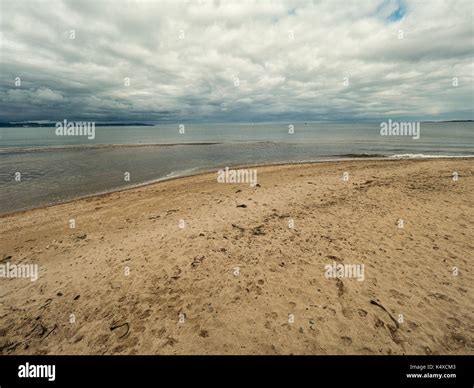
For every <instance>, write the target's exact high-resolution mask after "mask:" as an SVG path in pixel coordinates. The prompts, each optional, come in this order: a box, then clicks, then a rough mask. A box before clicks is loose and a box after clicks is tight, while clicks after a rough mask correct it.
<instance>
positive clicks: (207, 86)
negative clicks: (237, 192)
mask: <svg viewBox="0 0 474 388" xmlns="http://www.w3.org/2000/svg"><path fill="white" fill-rule="evenodd" d="M0 1H1V2H0V6H1V10H0V13H1V15H2V16H1V32H2V36H1V38H2V40H1V49H0V69H1V72H0V106H1V109H0V121H22V120H52V121H56V120H61V119H63V118H68V119H71V120H73V119H91V120H104V121H106V120H109V121H111V120H122V121H127V120H130V121H146V122H163V121H168V122H171V121H173V122H193V121H271V120H283V121H289V120H301V121H309V120H338V119H341V120H350V119H353V120H364V119H371V118H384V117H386V116H387V115H393V117H396V116H398V117H410V118H418V119H453V118H459V119H471V118H472V106H473V103H474V101H473V94H472V90H473V72H474V66H473V61H472V37H473V31H472V28H473V27H472V17H471V13H472V4H471V2H470V1H469V0H462V1H448V0H435V1H433V2H430V3H426V2H419V1H414V0H413V1H375V0H366V1H362V2H360V1H349V2H347V1H329V0H326V1H321V2H310V1H275V2H268V1H255V2H250V1H249V2H238V1H233V0H231V1H220V2H216V1H210V0H202V1H198V0H189V1H183V2H176V1H174V2H171V1H138V2H135V1H125V0H124V1H59V0H51V1H47V2H46V1H44V2H43V1H38V2H34V4H33V2H31V1H21V0H20V1H14V0H0ZM401 6H403V7H402V8H403V15H402V16H401V17H400V18H399V19H398V20H389V17H390V15H392V14H393V12H394V11H396V10H397V9H398V8H399V7H401ZM71 30H74V33H75V39H70V33H71ZM400 31H402V32H403V39H399V38H398V35H399V32H400ZM16 77H20V78H21V86H15V78H16ZM345 77H347V78H348V81H349V85H347V86H346V85H344V84H343V81H344V78H345ZM454 77H456V78H457V79H458V80H459V86H457V87H454V86H453V85H452V82H453V78H454ZM125 78H129V79H130V86H128V87H127V86H125V83H124V79H125ZM236 79H238V86H235V85H234V82H235V81H236ZM59 116H60V117H59Z"/></svg>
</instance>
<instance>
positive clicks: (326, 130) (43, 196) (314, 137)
mask: <svg viewBox="0 0 474 388" xmlns="http://www.w3.org/2000/svg"><path fill="white" fill-rule="evenodd" d="M293 125H294V134H289V133H288V124H255V125H253V124H245V125H244V124H239V125H236V124H232V125H231V124H207V125H204V124H199V125H197V124H196V125H191V124H189V125H188V124H187V125H185V133H184V134H180V133H179V131H178V125H157V126H136V127H133V126H127V127H122V126H118V127H117V126H116V127H113V126H110V127H96V129H95V132H96V134H95V135H96V137H95V139H94V140H89V139H87V137H85V136H83V137H81V136H56V135H55V128H54V127H52V128H46V127H43V128H0V192H1V201H0V213H9V212H12V211H16V210H22V209H29V208H33V207H37V206H42V205H46V204H50V203H55V202H60V201H64V200H68V199H72V198H76V197H81V196H85V195H90V194H94V193H99V192H104V191H110V190H115V189H118V188H122V187H124V186H128V185H136V184H141V183H145V182H149V181H153V180H158V179H165V178H167V177H172V176H179V175H187V174H192V173H195V172H199V171H203V170H209V169H219V168H224V167H226V166H229V167H231V166H237V165H245V164H254V163H276V162H292V161H310V160H324V159H332V158H345V157H355V156H361V155H372V156H374V155H377V156H387V157H393V156H396V155H405V156H407V157H408V156H414V155H417V156H419V157H427V156H432V157H440V156H473V155H474V123H466V122H464V123H422V124H421V136H420V138H419V139H418V140H414V139H412V138H411V137H389V136H380V126H379V124H378V123H376V124H315V123H308V124H305V123H296V124H293ZM187 143H194V144H187ZM197 143H217V144H197ZM146 144H154V145H153V146H144V147H132V146H131V145H146ZM156 144H168V146H157V145H156ZM97 145H123V146H122V147H109V146H106V147H100V148H97ZM129 146H130V147H129ZM16 172H20V173H21V180H20V181H19V182H18V181H16V180H15V173H16ZM125 172H129V173H130V182H126V181H124V173H125Z"/></svg>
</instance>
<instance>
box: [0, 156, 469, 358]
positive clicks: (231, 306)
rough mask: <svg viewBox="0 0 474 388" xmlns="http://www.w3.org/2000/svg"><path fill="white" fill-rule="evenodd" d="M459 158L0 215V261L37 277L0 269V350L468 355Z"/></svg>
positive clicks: (196, 186)
mask: <svg viewBox="0 0 474 388" xmlns="http://www.w3.org/2000/svg"><path fill="white" fill-rule="evenodd" d="M472 170H473V161H472V159H442V160H419V161H415V160H401V161H374V160H364V161H345V162H337V163H334V162H331V163H318V164H304V165H286V166H272V167H258V183H259V185H260V186H259V187H254V188H252V187H249V185H248V184H219V183H217V182H216V174H215V173H213V174H205V175H199V176H194V177H188V178H182V179H175V180H171V181H167V182H162V183H158V184H153V185H150V186H145V187H141V188H136V189H131V190H127V191H123V192H117V193H112V194H107V195H102V196H97V197H91V198H88V199H82V200H77V201H74V202H70V203H67V204H62V205H57V206H51V207H47V208H43V209H36V210H32V211H28V212H24V213H18V214H14V215H10V216H5V217H2V218H0V227H1V229H0V230H1V239H2V243H1V250H0V260H3V264H5V262H7V261H10V263H15V264H19V263H35V264H38V265H39V269H40V276H39V279H38V280H37V281H36V282H32V281H30V280H29V279H18V278H16V279H15V278H14V279H6V278H0V352H1V353H2V354H143V353H145V354H474V340H473V333H474V314H473V309H474V301H473V296H474V293H473V286H474V281H473V280H474V279H473V267H472V252H473V229H474V214H473V213H474V212H473V198H474V196H473V191H474V176H473V174H472ZM345 171H347V172H348V173H349V181H347V182H346V181H343V180H342V179H341V177H342V175H343V172H345ZM453 171H457V172H458V174H459V180H458V181H453V179H452V173H453ZM242 204H245V205H246V206H247V207H237V205H242ZM71 218H74V219H75V220H76V229H70V228H69V220H70V219H71ZM291 219H292V220H294V228H293V229H292V228H289V227H288V225H289V222H290V220H291ZM399 219H403V221H404V227H403V228H398V223H397V222H398V220H399ZM180 220H184V222H185V227H184V228H182V229H181V228H180V227H179V226H180ZM9 256H11V258H9ZM2 258H3V259H2ZM333 262H336V263H345V264H364V265H365V271H364V275H365V279H364V281H358V280H357V279H355V278H342V279H335V278H326V277H325V268H324V266H325V265H326V264H331V263H333ZM0 264H2V263H0ZM127 267H128V269H129V271H130V272H129V274H128V275H126V271H127ZM237 267H238V269H237ZM453 267H457V268H459V273H458V275H457V276H455V275H454V273H453ZM71 314H74V318H75V322H74V323H71V318H72V315H71ZM180 314H181V315H180ZM399 314H402V315H403V322H401V316H400V315H399ZM183 318H184V319H183ZM180 320H181V322H180Z"/></svg>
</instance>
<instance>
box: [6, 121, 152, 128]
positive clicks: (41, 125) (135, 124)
mask: <svg viewBox="0 0 474 388" xmlns="http://www.w3.org/2000/svg"><path fill="white" fill-rule="evenodd" d="M78 121H79V120H78ZM55 126H56V123H34V122H32V123H1V122H0V128H2V127H3V128H5V127H28V128H35V127H55ZM95 126H96V127H107V126H114V127H125V126H136V127H138V126H154V124H144V123H95Z"/></svg>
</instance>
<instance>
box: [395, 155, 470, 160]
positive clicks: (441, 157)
mask: <svg viewBox="0 0 474 388" xmlns="http://www.w3.org/2000/svg"><path fill="white" fill-rule="evenodd" d="M389 157H390V158H392V159H445V158H473V157H474V155H430V154H397V155H390V156H389Z"/></svg>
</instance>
